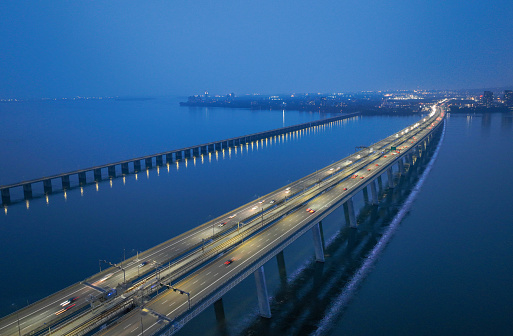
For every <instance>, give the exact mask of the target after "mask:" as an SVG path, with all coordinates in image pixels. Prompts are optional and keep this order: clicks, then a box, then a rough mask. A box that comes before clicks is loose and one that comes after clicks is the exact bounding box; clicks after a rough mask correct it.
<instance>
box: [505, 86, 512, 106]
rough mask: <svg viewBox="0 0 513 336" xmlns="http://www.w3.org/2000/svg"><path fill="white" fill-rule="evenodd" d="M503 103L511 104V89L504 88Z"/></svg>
mask: <svg viewBox="0 0 513 336" xmlns="http://www.w3.org/2000/svg"><path fill="white" fill-rule="evenodd" d="M504 103H505V104H506V106H513V91H511V90H504Z"/></svg>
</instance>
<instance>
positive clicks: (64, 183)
mask: <svg viewBox="0 0 513 336" xmlns="http://www.w3.org/2000/svg"><path fill="white" fill-rule="evenodd" d="M61 182H62V189H64V190H66V189H69V188H70V187H71V183H70V182H69V175H64V176H62V177H61Z"/></svg>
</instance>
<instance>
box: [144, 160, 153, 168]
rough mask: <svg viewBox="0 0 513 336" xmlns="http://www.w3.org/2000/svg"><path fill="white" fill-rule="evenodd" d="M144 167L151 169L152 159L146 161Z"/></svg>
mask: <svg viewBox="0 0 513 336" xmlns="http://www.w3.org/2000/svg"><path fill="white" fill-rule="evenodd" d="M144 166H145V167H146V169H151V168H152V167H153V160H152V159H151V158H146V159H144Z"/></svg>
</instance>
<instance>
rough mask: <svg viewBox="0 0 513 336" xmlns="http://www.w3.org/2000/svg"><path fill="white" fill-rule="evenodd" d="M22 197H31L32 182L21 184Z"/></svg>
mask: <svg viewBox="0 0 513 336" xmlns="http://www.w3.org/2000/svg"><path fill="white" fill-rule="evenodd" d="M23 197H24V198H25V199H26V200H27V199H31V198H32V184H30V183H27V184H24V185H23Z"/></svg>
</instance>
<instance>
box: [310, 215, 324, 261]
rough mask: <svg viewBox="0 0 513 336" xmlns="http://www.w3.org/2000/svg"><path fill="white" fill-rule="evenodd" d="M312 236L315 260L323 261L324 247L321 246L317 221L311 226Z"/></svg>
mask: <svg viewBox="0 0 513 336" xmlns="http://www.w3.org/2000/svg"><path fill="white" fill-rule="evenodd" d="M312 237H313V242H314V248H315V261H318V262H324V249H323V248H322V239H321V230H320V228H319V223H317V224H315V225H314V226H313V227H312Z"/></svg>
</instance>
